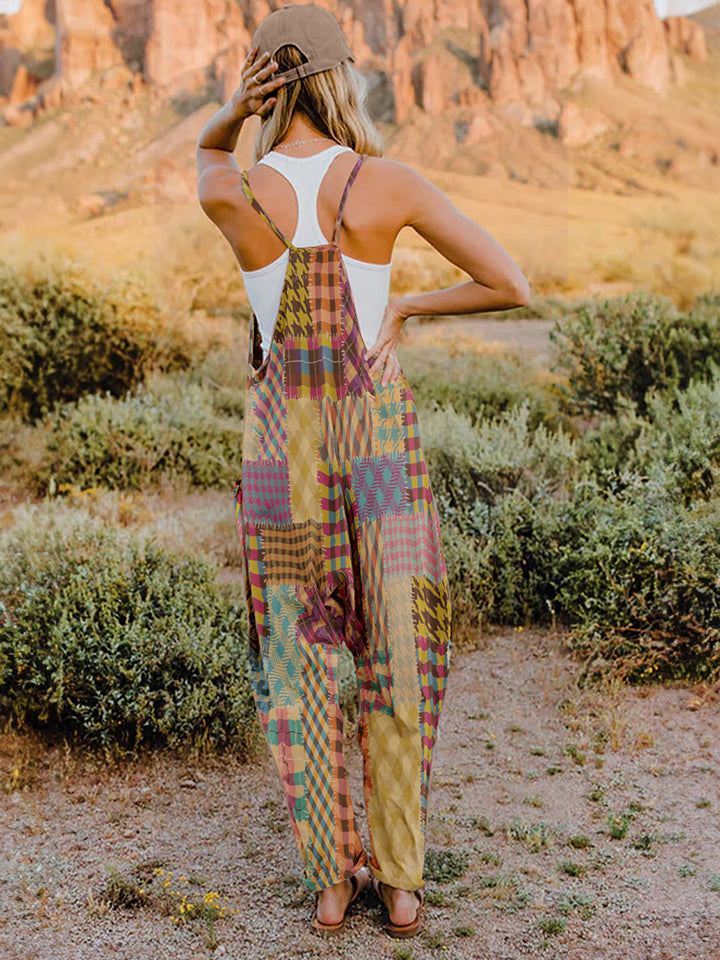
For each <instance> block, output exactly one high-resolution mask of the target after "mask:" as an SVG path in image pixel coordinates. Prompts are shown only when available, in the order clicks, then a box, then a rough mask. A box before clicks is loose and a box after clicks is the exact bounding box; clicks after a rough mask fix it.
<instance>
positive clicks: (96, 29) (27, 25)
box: [0, 0, 706, 124]
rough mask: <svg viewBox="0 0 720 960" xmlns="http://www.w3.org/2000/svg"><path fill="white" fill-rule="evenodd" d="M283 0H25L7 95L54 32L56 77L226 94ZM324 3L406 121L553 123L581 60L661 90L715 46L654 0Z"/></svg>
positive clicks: (7, 24) (6, 53)
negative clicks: (435, 117) (497, 118)
mask: <svg viewBox="0 0 720 960" xmlns="http://www.w3.org/2000/svg"><path fill="white" fill-rule="evenodd" d="M281 2H282V0H54V2H52V0H24V4H23V7H22V9H21V10H20V12H19V13H17V14H15V15H12V16H0V96H2V97H5V98H9V99H10V101H11V102H13V101H22V100H24V99H25V98H27V97H28V96H30V95H32V94H33V93H35V91H36V90H38V89H40V90H41V91H42V84H43V82H44V83H45V84H46V85H47V84H48V83H49V81H48V79H47V78H46V77H45V78H44V77H43V76H42V75H41V74H38V73H37V71H36V73H33V69H35V68H34V65H33V63H32V62H31V58H30V57H29V55H28V52H27V51H28V50H30V49H33V50H37V48H38V46H39V45H43V44H44V45H45V46H46V47H47V46H49V45H52V44H54V48H55V52H56V57H55V59H56V62H55V69H56V76H55V78H54V80H55V82H57V80H58V75H59V78H60V81H61V85H62V87H63V89H65V90H73V89H77V88H79V87H80V86H82V85H84V84H86V83H87V82H88V81H90V80H93V79H96V80H97V79H99V80H101V81H104V82H105V83H107V82H110V81H109V80H108V77H111V78H114V80H113V81H112V82H125V81H126V80H127V79H128V76H130V77H131V76H132V75H133V74H135V75H136V77H139V76H140V75H142V78H143V80H144V82H146V83H148V84H151V85H153V86H154V87H155V88H157V90H158V93H159V94H160V95H165V94H168V93H178V92H180V91H182V90H183V89H185V90H188V91H192V90H197V89H198V88H201V87H204V86H207V85H208V84H210V85H211V86H213V87H214V88H215V90H216V92H217V93H218V94H219V95H220V96H221V97H222V98H223V99H225V98H227V97H228V96H229V95H230V93H231V92H232V90H233V89H234V87H235V85H236V83H237V80H238V75H239V69H240V65H241V63H242V60H243V58H244V56H245V53H246V51H247V47H248V41H249V38H250V34H251V32H252V30H253V29H254V27H255V25H256V24H257V22H258V21H259V20H260V19H261V18H262V17H263V16H265V15H266V14H267V13H268V12H269V11H270V10H271V9H274V8H276V7H277V6H280V5H281ZM298 2H301V0H298ZM321 2H322V3H323V5H324V6H326V7H327V8H328V9H330V10H331V11H332V12H333V13H334V14H335V15H336V16H337V17H338V19H339V20H340V22H341V24H342V26H343V28H344V30H345V32H346V34H347V36H348V38H349V40H350V43H351V46H352V49H353V52H354V53H355V56H356V62H357V66H359V67H360V68H361V69H362V70H363V71H364V72H365V73H366V75H367V76H368V77H369V79H370V85H371V97H372V103H373V108H374V110H375V112H376V114H377V115H379V116H381V117H382V118H383V119H387V120H393V121H395V122H398V123H401V124H402V123H404V122H406V121H407V120H408V119H410V118H411V116H412V115H413V114H414V113H416V112H422V113H429V114H442V113H444V112H445V111H448V110H452V109H453V108H454V107H456V106H465V107H467V106H473V105H476V104H479V103H480V102H481V101H482V100H484V99H485V98H487V97H489V98H490V99H492V100H494V101H496V102H501V103H503V102H504V103H508V104H517V105H518V111H519V112H518V116H520V117H522V116H523V113H522V111H523V110H525V111H532V113H533V115H534V116H535V118H537V117H538V116H540V117H544V118H547V119H548V120H549V121H551V122H557V121H558V120H559V119H561V116H562V109H563V99H564V94H565V91H566V90H567V87H568V85H569V84H570V83H571V81H572V80H573V78H574V77H576V76H577V75H578V74H579V73H581V72H583V71H585V72H588V73H593V74H596V75H598V76H601V77H603V78H606V79H608V80H612V78H613V76H614V75H615V73H617V72H624V73H626V74H627V75H629V76H630V77H632V78H633V79H635V80H637V81H638V82H640V83H642V84H645V85H647V86H650V87H652V88H654V89H656V90H660V91H662V90H663V89H664V88H666V87H667V86H668V84H671V83H673V82H679V81H680V80H681V78H682V73H681V71H680V70H679V65H678V63H677V57H676V53H675V51H682V52H684V53H686V54H688V55H689V56H690V57H692V58H694V59H696V60H703V59H704V57H705V55H706V54H705V40H704V32H703V28H702V27H701V26H699V25H698V24H695V23H693V22H692V21H689V20H685V19H682V18H673V19H670V20H667V21H662V20H660V19H659V18H658V17H657V15H656V14H655V10H654V6H653V0H432V2H431V0H321ZM53 28H54V29H53ZM525 115H527V113H526V114H525Z"/></svg>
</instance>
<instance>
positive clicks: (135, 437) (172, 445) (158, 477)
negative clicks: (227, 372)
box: [44, 382, 243, 489]
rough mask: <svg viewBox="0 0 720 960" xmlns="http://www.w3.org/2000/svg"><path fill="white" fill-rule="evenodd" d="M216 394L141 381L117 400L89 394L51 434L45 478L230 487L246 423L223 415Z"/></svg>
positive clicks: (83, 483) (131, 485)
mask: <svg viewBox="0 0 720 960" xmlns="http://www.w3.org/2000/svg"><path fill="white" fill-rule="evenodd" d="M215 400H216V396H215V393H214V392H213V391H211V390H209V389H207V388H203V387H201V386H199V385H198V384H186V385H184V384H183V383H182V382H180V383H175V384H174V385H171V386H170V387H168V386H167V385H165V386H164V387H163V388H162V389H155V390H154V391H152V392H151V391H150V390H149V389H145V388H143V387H140V388H139V389H138V390H137V391H136V392H135V393H133V394H132V395H131V396H128V397H124V398H122V399H119V400H116V399H114V398H113V397H109V396H104V397H103V396H98V395H94V396H89V397H85V398H84V399H82V400H80V401H79V402H78V403H76V404H72V405H69V406H67V407H65V408H63V410H62V411H60V412H59V413H58V414H57V415H56V416H55V417H54V418H53V423H52V428H51V432H50V435H49V437H48V439H47V451H48V453H47V461H46V465H45V477H44V480H45V483H46V484H47V483H49V482H50V478H52V481H53V483H54V484H55V486H56V487H57V486H58V485H60V484H65V483H68V484H74V485H76V486H80V487H109V488H115V489H139V488H141V487H145V486H152V485H154V484H157V483H159V482H166V481H174V482H179V483H182V484H186V485H189V486H196V487H214V486H227V487H228V489H230V487H231V486H232V481H233V479H234V478H235V476H237V473H238V470H239V466H240V462H241V453H242V431H243V422H242V420H241V419H240V417H239V416H234V417H233V416H226V415H220V414H218V413H217V411H216V408H215Z"/></svg>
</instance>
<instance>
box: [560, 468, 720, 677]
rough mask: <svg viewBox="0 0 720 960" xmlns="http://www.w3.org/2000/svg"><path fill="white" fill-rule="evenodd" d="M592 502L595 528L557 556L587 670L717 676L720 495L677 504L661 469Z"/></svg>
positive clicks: (563, 597)
mask: <svg viewBox="0 0 720 960" xmlns="http://www.w3.org/2000/svg"><path fill="white" fill-rule="evenodd" d="M591 503H592V507H591V516H592V524H590V525H586V532H587V535H586V536H576V537H574V538H573V539H572V542H571V544H567V545H566V546H565V549H564V550H563V552H562V555H560V556H559V557H558V558H557V559H558V568H559V569H560V570H562V571H563V575H562V578H561V579H560V581H559V583H558V592H557V603H558V607H559V608H561V609H563V610H564V611H566V615H567V616H568V618H569V620H570V621H571V623H572V626H573V630H572V635H571V638H570V639H571V645H572V647H573V649H574V650H575V651H576V652H577V653H578V654H579V655H580V656H582V657H584V658H585V659H586V660H587V664H586V668H585V669H586V675H587V676H591V677H595V676H606V675H615V676H619V677H622V678H624V679H629V680H632V681H643V680H648V679H683V680H693V681H694V680H708V679H717V678H718V677H719V676H720V577H719V576H718V571H719V570H720V500H718V499H715V500H713V501H710V502H709V503H707V504H706V503H702V502H700V503H698V504H695V505H693V506H691V507H683V506H681V505H678V504H677V502H676V501H675V500H674V498H673V497H672V495H670V496H669V495H668V487H667V483H666V477H665V476H664V475H663V473H662V471H660V472H659V473H658V475H657V476H652V477H650V478H649V479H647V478H636V479H635V482H634V483H630V484H626V485H625V486H624V488H623V489H622V490H621V491H619V492H618V493H617V494H612V493H611V494H610V495H607V494H603V495H602V496H598V495H597V494H596V495H595V496H593V497H592V498H591ZM568 546H570V550H569V551H568Z"/></svg>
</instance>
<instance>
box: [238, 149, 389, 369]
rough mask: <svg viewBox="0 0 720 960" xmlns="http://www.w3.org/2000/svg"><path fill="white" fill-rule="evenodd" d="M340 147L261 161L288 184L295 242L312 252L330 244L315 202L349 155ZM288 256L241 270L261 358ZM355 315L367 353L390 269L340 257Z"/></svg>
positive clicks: (274, 317)
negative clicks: (333, 167)
mask: <svg viewBox="0 0 720 960" xmlns="http://www.w3.org/2000/svg"><path fill="white" fill-rule="evenodd" d="M349 149H350V148H349V147H343V146H341V145H340V144H337V145H336V146H333V147H328V149H327V150H321V151H320V153H315V154H313V155H312V156H311V157H288V156H285V154H283V153H280V152H279V151H276V150H271V151H270V153H267V154H265V156H264V157H263V158H262V159H261V160H259V161H258V162H259V163H264V164H267V166H269V167H272V168H273V170H277V172H278V173H280V174H282V176H284V177H285V179H286V180H288V182H289V183H290V185H291V186H292V188H293V190H294V191H295V196H296V199H297V209H298V219H297V226H296V228H295V235H294V236H293V238H292V242H293V245H294V246H296V247H314V246H318V245H320V244H324V243H328V239H327V237H326V236H325V234H324V233H323V232H322V230H321V229H320V224H319V223H318V218H317V197H318V191H319V190H320V184H321V183H322V180H323V177H324V176H325V174H326V173H327V171H328V168H329V166H330V164H331V163H332V161H333V160H334V159H335V157H337V156H338V154H340V153H343V152H344V151H346V150H349ZM288 256H289V252H288V250H287V249H286V250H285V251H284V252H283V253H281V254H280V256H279V257H278V258H277V260H273V261H272V263H269V264H268V265H267V266H266V267H261V268H260V269H259V270H243V269H242V268H241V271H240V272H241V273H242V276H243V280H244V281H245V290H246V291H247V295H248V299H249V300H250V306H251V307H252V309H253V313H254V314H255V316H256V317H257V321H258V326H259V327H260V333H261V335H262V348H263V356H267V351H268V348H269V346H270V341H271V339H272V335H273V330H274V328H275V321H276V320H277V314H278V310H279V309H280V296H281V294H282V287H283V281H284V280H285V273H286V271H287V263H288ZM341 256H342V258H343V262H344V263H345V269H346V271H347V275H348V281H349V283H350V291H351V292H352V295H353V300H354V302H355V308H356V310H357V317H358V323H359V324H360V332H361V334H362V337H363V340H364V341H365V345H366V346H367V347H370V346H372V344H373V343H374V342H375V339H376V338H377V334H378V330H379V329H380V324H381V323H382V318H383V314H384V313H385V307H386V306H387V303H388V298H389V295H390V269H391V267H392V263H368V262H367V261H365V260H355V259H354V258H353V257H347V256H345V254H344V253H342V254H341Z"/></svg>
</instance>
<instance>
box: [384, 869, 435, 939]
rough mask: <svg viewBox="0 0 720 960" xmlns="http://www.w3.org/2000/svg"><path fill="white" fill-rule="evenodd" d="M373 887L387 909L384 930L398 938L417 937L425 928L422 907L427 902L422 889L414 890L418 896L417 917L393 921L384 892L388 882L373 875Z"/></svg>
mask: <svg viewBox="0 0 720 960" xmlns="http://www.w3.org/2000/svg"><path fill="white" fill-rule="evenodd" d="M372 883H373V888H374V889H375V893H376V894H377V896H378V899H379V900H380V902H381V903H382V905H383V906H384V907H385V909H386V910H387V914H388V918H387V922H386V923H384V924H383V930H384V931H385V933H387V934H388V936H391V937H395V939H396V940H402V939H405V938H406V937H415V936H417V935H418V933H420V931H421V930H422V928H423V914H422V912H421V911H422V908H423V904H424V903H425V894H424V892H423V891H422V890H412V891H409V892H412V893H414V894H415V896H416V897H417V898H418V908H417V913H416V914H415V919H414V920H411V921H410V923H393V922H392V920H391V919H390V910H389V908H388V905H387V903H386V902H385V897H384V896H383V894H382V890H383V887H386V886H387V884H385V883H383V882H382V880H378V879H377V877H373V881H372Z"/></svg>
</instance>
